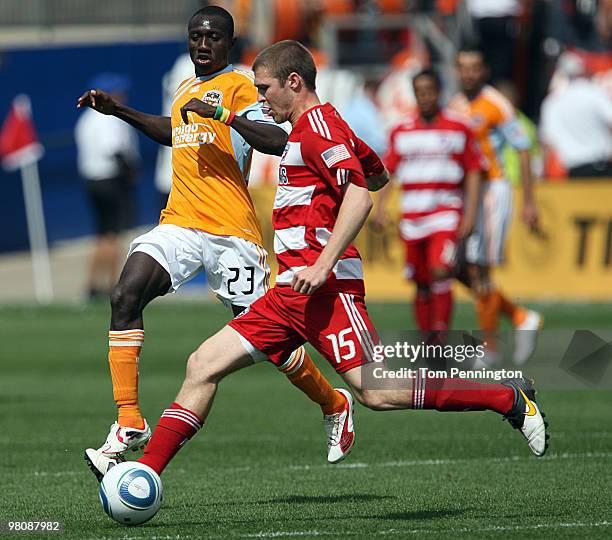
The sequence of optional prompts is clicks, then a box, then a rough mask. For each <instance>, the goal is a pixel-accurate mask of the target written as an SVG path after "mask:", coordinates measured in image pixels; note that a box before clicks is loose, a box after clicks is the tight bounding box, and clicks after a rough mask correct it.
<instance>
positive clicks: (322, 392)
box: [78, 7, 348, 475]
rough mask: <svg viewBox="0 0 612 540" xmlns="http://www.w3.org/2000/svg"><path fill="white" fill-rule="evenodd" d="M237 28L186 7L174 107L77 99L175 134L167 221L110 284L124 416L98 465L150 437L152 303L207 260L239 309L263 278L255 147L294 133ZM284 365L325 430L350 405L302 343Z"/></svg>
mask: <svg viewBox="0 0 612 540" xmlns="http://www.w3.org/2000/svg"><path fill="white" fill-rule="evenodd" d="M233 32H234V26H233V19H232V17H231V15H230V14H229V13H228V12H227V11H225V10H224V9H222V8H219V7H207V8H203V9H201V10H199V11H198V12H196V13H195V14H194V15H193V16H192V17H191V19H190V21H189V25H188V34H189V38H188V43H189V53H190V55H191V59H192V61H193V64H194V66H195V75H194V76H193V77H190V78H189V79H187V80H185V81H184V82H183V83H182V84H181V85H180V86H179V88H178V90H177V92H176V95H175V98H174V101H173V103H172V116H171V118H169V117H162V116H154V115H149V114H144V113H142V112H139V111H136V110H134V109H131V108H129V107H127V106H125V105H123V104H120V103H118V102H115V101H114V100H113V99H112V98H111V97H110V96H109V95H108V94H107V93H105V92H101V91H99V90H90V91H88V92H86V93H85V94H83V95H82V96H81V97H80V98H79V100H78V106H79V107H84V106H89V107H91V108H93V109H95V110H96V111H98V112H101V113H103V114H112V115H114V116H116V117H118V118H120V119H122V120H125V121H126V122H128V123H130V124H132V125H133V126H134V127H136V128H138V129H139V130H141V131H142V132H143V133H145V134H146V135H148V136H149V137H150V138H152V139H153V140H155V141H157V142H159V143H161V144H165V145H167V146H172V169H173V178H172V190H171V192H170V197H169V200H168V204H167V206H166V208H165V209H164V210H163V211H162V214H161V219H160V224H159V225H158V226H157V227H155V228H154V229H153V230H151V231H149V232H148V233H146V234H144V235H142V236H139V237H138V238H136V239H135V240H134V241H133V242H132V244H131V246H130V250H129V256H128V259H127V262H126V263H125V266H124V268H123V271H122V273H121V276H120V278H119V282H118V284H117V285H116V287H115V288H114V290H113V292H112V295H111V309H112V313H111V323H110V332H109V349H110V350H109V363H110V370H111V377H112V382H113V394H114V398H115V402H116V404H117V407H118V420H117V422H115V423H113V424H112V426H111V429H110V433H109V435H108V437H107V440H106V442H105V444H104V445H103V446H102V447H100V448H99V449H97V450H95V449H91V448H90V449H87V450H86V454H85V455H86V461H87V463H88V465H89V466H90V467H91V468H92V471H93V472H94V473H95V474H97V475H99V474H101V473H100V471H101V470H102V469H103V468H104V467H105V464H106V463H107V460H108V458H109V457H117V456H119V457H121V456H122V455H123V454H124V453H125V452H127V451H128V450H135V449H138V448H142V447H143V446H144V445H145V444H146V443H147V441H148V440H149V438H150V433H151V432H150V428H149V426H148V424H147V422H146V421H145V420H144V418H143V417H142V414H141V411H140V405H139V400H138V361H139V356H140V351H141V347H142V345H143V342H144V324H143V315H142V312H143V309H144V308H145V306H146V305H147V304H148V303H149V302H150V301H151V300H153V299H154V298H156V297H158V296H162V295H165V294H166V293H168V292H174V291H176V290H177V289H178V288H179V287H180V286H181V285H182V284H183V283H185V282H186V281H188V280H189V279H191V278H192V277H193V276H195V275H196V274H198V273H199V272H200V271H202V270H205V271H206V272H207V275H208V282H209V284H210V286H211V288H212V290H213V291H214V292H215V293H216V294H217V296H218V297H219V298H220V299H221V300H222V302H223V303H224V304H226V305H227V306H231V308H232V309H233V311H234V314H237V313H239V312H241V311H242V310H244V309H245V308H246V307H247V306H249V305H250V304H251V303H252V302H253V301H254V300H256V299H257V298H258V297H260V296H261V295H262V294H263V293H264V292H265V290H267V288H268V280H269V267H268V264H267V253H266V252H265V250H264V249H263V248H262V245H263V240H262V233H261V228H260V225H259V223H258V221H257V218H256V215H255V210H254V208H253V203H252V201H251V198H250V196H249V193H248V190H247V182H248V173H249V165H250V159H251V148H256V149H258V150H260V151H262V152H266V153H269V154H279V155H280V154H281V153H282V150H283V148H284V147H285V144H286V141H287V133H286V132H285V131H284V130H283V129H281V128H280V127H278V126H276V125H274V122H273V120H272V119H271V118H270V117H267V116H266V115H265V114H264V113H263V111H262V108H261V106H260V105H259V104H258V103H257V90H256V88H255V87H254V86H253V80H252V75H251V74H250V73H248V72H244V71H239V70H235V69H234V68H233V67H232V66H231V65H228V53H229V50H230V48H231V47H232V45H233V42H234V37H233ZM279 369H280V370H281V371H283V372H284V373H285V374H286V375H287V376H288V378H289V380H290V381H291V382H292V383H293V384H295V385H296V386H297V387H298V388H300V389H301V390H302V391H303V392H304V393H306V394H307V395H308V397H309V398H310V399H312V400H313V401H315V402H316V403H318V404H319V405H320V406H321V408H322V411H323V414H324V424H325V427H326V429H327V431H329V430H331V429H333V426H334V424H335V423H336V422H337V421H338V417H339V415H340V414H342V413H346V410H347V409H348V400H347V398H346V396H345V395H344V394H343V392H345V391H336V390H334V389H333V388H332V387H331V386H330V384H329V383H328V382H327V380H326V379H325V378H324V377H323V375H322V374H321V373H320V371H319V370H318V369H317V367H316V366H315V365H314V363H313V362H312V360H311V359H310V357H309V356H308V354H307V353H306V351H305V350H304V348H299V349H298V350H296V351H295V352H294V353H292V354H291V356H290V357H288V358H287V359H286V362H285V363H284V364H283V365H280V366H279ZM328 442H329V440H328Z"/></svg>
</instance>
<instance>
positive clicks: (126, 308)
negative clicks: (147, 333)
mask: <svg viewBox="0 0 612 540" xmlns="http://www.w3.org/2000/svg"><path fill="white" fill-rule="evenodd" d="M110 304H111V312H112V319H113V326H114V327H115V328H116V329H117V330H121V328H120V326H121V325H122V324H128V323H129V322H130V321H131V320H133V319H134V318H136V317H138V315H139V312H140V298H139V295H138V294H137V293H135V292H134V291H132V290H130V288H129V287H126V286H125V285H124V284H123V283H122V282H119V283H118V284H117V285H115V287H114V288H113V290H112V292H111V295H110Z"/></svg>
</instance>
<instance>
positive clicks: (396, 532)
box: [239, 521, 612, 538]
mask: <svg viewBox="0 0 612 540" xmlns="http://www.w3.org/2000/svg"><path fill="white" fill-rule="evenodd" d="M585 527H612V522H611V521H597V522H581V521H580V522H575V523H538V524H535V525H508V526H504V525H497V526H494V527H475V528H469V527H462V528H459V529H457V528H454V527H453V528H452V529H449V530H447V531H445V530H444V529H388V530H383V531H368V532H367V536H404V535H420V534H436V535H439V534H440V533H444V532H452V533H453V534H474V533H486V532H520V531H534V530H546V529H549V530H550V529H578V528H585ZM363 535H364V533H363V531H316V530H315V531H271V532H263V531H262V532H259V533H252V534H242V535H240V536H239V538H292V537H300V536H334V537H338V538H340V537H343V536H363Z"/></svg>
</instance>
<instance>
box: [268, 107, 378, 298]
mask: <svg viewBox="0 0 612 540" xmlns="http://www.w3.org/2000/svg"><path fill="white" fill-rule="evenodd" d="M368 152H371V153H373V151H372V150H370V148H369V147H368V146H367V145H366V144H365V143H363V142H362V141H361V140H360V139H358V138H357V137H356V136H355V134H354V133H353V132H352V131H351V129H350V128H349V126H348V125H347V124H346V122H344V120H342V118H341V117H340V115H339V114H338V112H337V111H336V109H335V108H334V107H333V106H332V105H330V104H329V103H326V104H325V105H317V106H316V107H313V108H312V109H309V110H308V111H306V112H305V113H304V114H303V115H302V116H301V117H300V118H299V120H298V121H297V122H296V124H295V125H294V126H293V130H292V132H291V135H290V136H289V140H288V142H287V146H286V148H285V151H284V153H283V156H282V158H281V162H280V166H279V181H278V188H277V190H276V198H275V201H274V210H273V213H272V225H273V227H274V251H275V253H276V257H277V259H278V266H279V268H278V275H277V277H276V283H277V285H281V286H282V285H290V284H291V281H292V279H293V275H294V273H295V272H297V271H299V270H302V269H304V268H306V267H307V266H311V265H312V264H314V263H315V261H316V260H317V258H318V257H319V255H320V253H321V251H323V248H324V247H325V245H326V244H327V242H328V240H329V237H330V236H331V233H332V230H333V228H334V225H335V223H336V218H337V217H338V211H339V209H340V205H341V203H342V198H343V194H344V189H345V186H346V184H347V182H351V183H353V184H356V185H358V186H361V187H367V184H366V181H365V177H364V173H363V169H362V166H361V163H360V160H359V158H358V157H357V156H358V154H359V155H360V156H362V155H364V157H365V155H367V154H368ZM364 157H362V159H364ZM317 292H346V293H351V294H359V295H364V294H365V290H364V286H363V269H362V265H361V257H360V256H359V253H358V251H357V249H356V248H355V247H354V246H352V245H351V246H349V248H348V249H347V250H346V252H345V253H344V254H343V255H342V257H341V258H340V260H339V261H338V263H337V264H336V265H335V266H334V269H333V271H332V273H331V275H330V276H329V278H328V280H327V282H326V283H325V284H324V285H323V286H322V287H321V288H320V289H319V290H318V291H317Z"/></svg>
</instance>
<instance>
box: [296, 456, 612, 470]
mask: <svg viewBox="0 0 612 540" xmlns="http://www.w3.org/2000/svg"><path fill="white" fill-rule="evenodd" d="M610 458H612V452H585V453H569V452H564V453H561V454H549V455H547V456H544V457H542V458H538V460H539V461H556V460H561V459H610ZM528 459H534V458H533V457H531V456H509V457H499V458H496V457H489V458H474V459H410V460H398V461H386V462H381V463H362V462H355V463H339V464H338V465H334V466H333V468H334V469H365V468H367V467H420V466H424V465H456V464H464V463H474V462H476V461H477V462H479V463H482V462H490V463H505V462H514V461H526V460H528ZM287 468H288V469H290V470H293V471H296V470H309V469H326V468H331V466H330V465H290V466H289V467H287Z"/></svg>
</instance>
